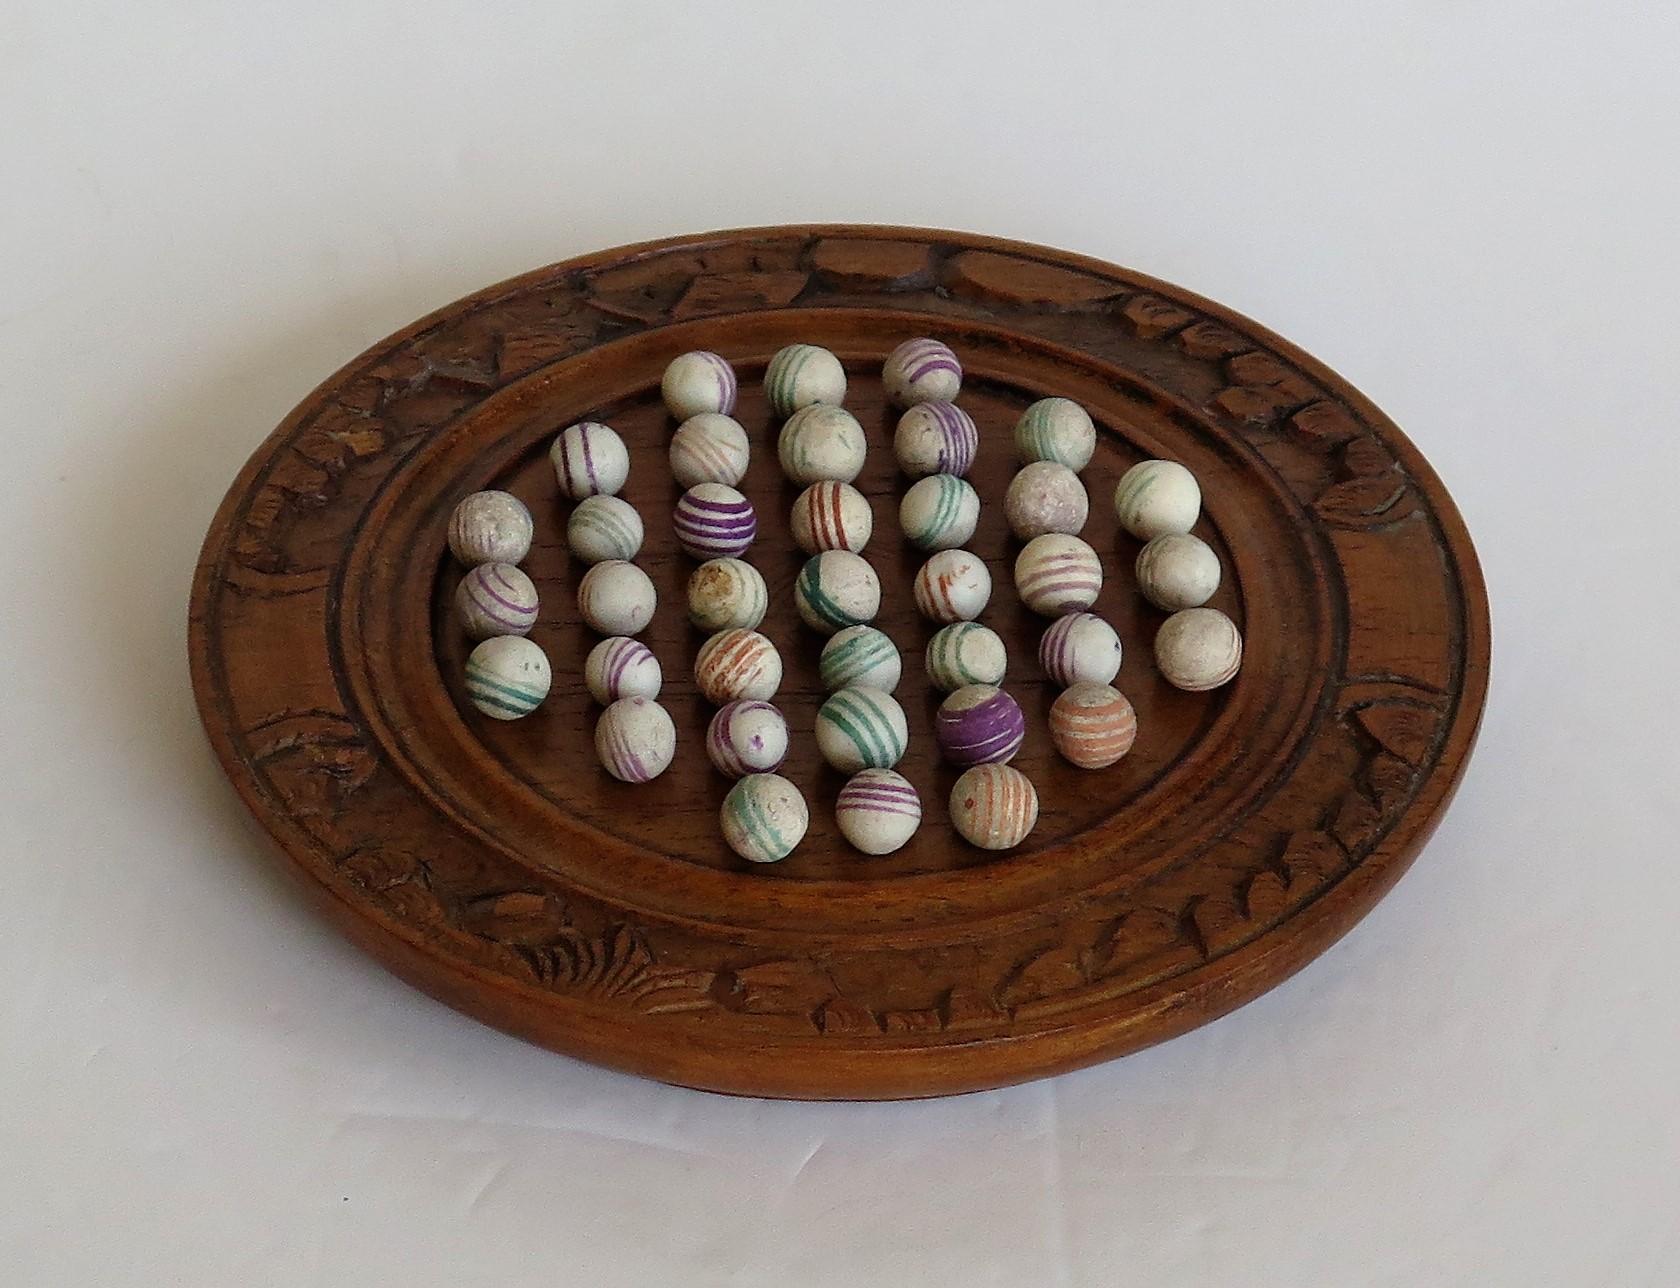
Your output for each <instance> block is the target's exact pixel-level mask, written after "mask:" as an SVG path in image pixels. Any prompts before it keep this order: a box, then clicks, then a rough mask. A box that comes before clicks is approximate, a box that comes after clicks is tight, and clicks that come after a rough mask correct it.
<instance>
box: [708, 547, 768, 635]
mask: <svg viewBox="0 0 1680 1288" xmlns="http://www.w3.org/2000/svg"><path fill="white" fill-rule="evenodd" d="M769 607H770V591H769V589H768V588H767V587H766V586H765V584H764V577H763V575H762V574H760V572H759V571H758V569H757V568H754V567H753V566H752V565H751V564H750V563H748V562H747V561H746V560H744V559H708V560H706V562H705V563H703V564H701V565H700V566H699V567H698V568H696V569H695V570H694V572H693V573H692V574H690V576H689V579H688V620H689V621H691V622H693V623H694V625H695V626H697V627H699V628H700V629H701V630H703V631H706V632H708V633H710V632H714V631H723V630H728V629H729V628H730V627H732V626H743V627H746V628H747V629H749V630H750V629H751V628H753V627H755V626H757V625H758V624H759V623H760V622H762V621H763V620H764V614H765V611H766V610H767V609H768V608H769Z"/></svg>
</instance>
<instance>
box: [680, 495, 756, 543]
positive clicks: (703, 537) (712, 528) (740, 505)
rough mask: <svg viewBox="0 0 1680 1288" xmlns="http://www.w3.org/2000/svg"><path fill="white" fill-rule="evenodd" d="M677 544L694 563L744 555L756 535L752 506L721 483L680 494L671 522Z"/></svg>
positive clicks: (754, 515)
mask: <svg viewBox="0 0 1680 1288" xmlns="http://www.w3.org/2000/svg"><path fill="white" fill-rule="evenodd" d="M671 523H672V526H673V527H674V528H675V529H676V532H677V544H678V545H680V546H681V547H682V548H683V549H684V550H686V551H687V552H688V553H689V554H691V555H693V556H694V557H695V558H696V559H722V558H727V557H732V556H736V555H742V554H745V553H746V551H747V547H748V546H750V545H752V543H753V538H754V537H756V536H757V535H758V516H757V515H756V514H754V513H753V507H752V502H751V501H749V500H747V498H746V497H744V496H742V495H741V494H740V493H739V492H737V491H736V490H735V489H734V488H732V487H727V486H725V485H724V484H722V483H699V484H696V485H695V486H694V487H691V488H689V489H688V491H686V492H684V493H683V494H682V497H681V499H680V500H678V502H677V508H676V512H675V514H674V515H673V516H672V519H671Z"/></svg>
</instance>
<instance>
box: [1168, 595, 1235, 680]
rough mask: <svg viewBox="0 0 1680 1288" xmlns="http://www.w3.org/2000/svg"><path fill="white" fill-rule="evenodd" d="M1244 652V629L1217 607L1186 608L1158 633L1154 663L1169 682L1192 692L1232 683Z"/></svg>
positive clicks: (1169, 619)
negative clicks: (1238, 626) (1240, 628)
mask: <svg viewBox="0 0 1680 1288" xmlns="http://www.w3.org/2000/svg"><path fill="white" fill-rule="evenodd" d="M1242 656H1243V641H1242V633H1241V632H1240V631H1238V630H1237V624H1236V623H1235V622H1233V621H1232V620H1231V619H1230V618H1229V617H1227V616H1225V614H1224V613H1222V612H1220V611H1219V610H1218V609H1217V608H1186V609H1185V610H1184V611H1183V612H1179V613H1174V614H1173V615H1172V616H1171V617H1169V618H1167V620H1166V621H1164V622H1162V623H1161V629H1160V630H1159V631H1157V632H1156V633H1155V665H1156V666H1157V667H1158V668H1159V669H1160V672H1161V674H1162V675H1163V676H1165V677H1166V680H1167V683H1168V684H1171V685H1173V686H1174V687H1175V688H1180V689H1187V690H1189V691H1190V692H1192V693H1200V692H1203V691H1205V690H1207V689H1217V688H1218V687H1219V686H1220V685H1222V684H1227V683H1229V682H1230V681H1231V679H1232V678H1233V677H1234V676H1235V675H1236V674H1237V671H1238V670H1239V669H1240V668H1241V667H1242Z"/></svg>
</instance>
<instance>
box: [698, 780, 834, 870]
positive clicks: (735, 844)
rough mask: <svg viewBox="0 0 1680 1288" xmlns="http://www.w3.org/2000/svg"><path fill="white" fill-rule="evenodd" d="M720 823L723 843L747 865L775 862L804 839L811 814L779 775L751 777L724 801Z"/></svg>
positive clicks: (740, 783) (789, 785)
mask: <svg viewBox="0 0 1680 1288" xmlns="http://www.w3.org/2000/svg"><path fill="white" fill-rule="evenodd" d="M718 821H719V823H720V824H721V825H722V827H723V839H724V841H725V842H726V843H727V844H728V846H729V848H730V849H732V850H734V851H735V853H737V854H739V855H740V856H741V857H742V858H743V859H745V860H747V862H749V863H776V862H778V861H779V860H781V859H785V858H787V856H788V855H790V854H792V853H793V849H794V847H795V846H796V845H798V844H799V842H800V841H802V840H803V839H804V837H805V829H806V828H807V827H809V826H810V824H811V812H810V809H809V808H808V807H807V806H806V804H805V798H804V797H803V796H801V795H800V794H799V789H798V788H797V787H795V786H794V785H793V784H792V783H790V782H788V780H787V779H785V778H783V777H782V776H781V775H780V774H748V775H747V776H746V777H745V778H743V779H742V780H741V781H740V782H738V783H736V784H735V786H733V787H731V788H730V789H729V795H727V796H725V797H724V798H723V808H722V809H721V810H720V811H719V815H718Z"/></svg>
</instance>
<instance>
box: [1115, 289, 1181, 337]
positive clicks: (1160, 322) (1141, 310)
mask: <svg viewBox="0 0 1680 1288" xmlns="http://www.w3.org/2000/svg"><path fill="white" fill-rule="evenodd" d="M1120 316H1121V317H1122V318H1124V319H1125V321H1126V325H1127V327H1129V328H1130V330H1131V332H1132V334H1133V335H1135V336H1137V337H1138V338H1139V339H1140V340H1159V339H1160V338H1161V337H1162V336H1164V335H1170V334H1172V332H1174V331H1176V330H1178V328H1179V327H1182V326H1188V325H1189V324H1190V323H1192V322H1194V321H1195V320H1196V315H1195V314H1194V313H1192V312H1191V311H1190V310H1189V309H1187V308H1184V307H1183V306H1181V305H1178V304H1174V303H1172V302H1171V301H1170V300H1163V299H1162V298H1161V297H1160V296H1159V295H1137V296H1133V297H1132V298H1131V299H1129V300H1127V301H1126V307H1125V308H1123V309H1122V310H1121V311H1120Z"/></svg>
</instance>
